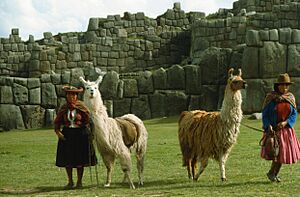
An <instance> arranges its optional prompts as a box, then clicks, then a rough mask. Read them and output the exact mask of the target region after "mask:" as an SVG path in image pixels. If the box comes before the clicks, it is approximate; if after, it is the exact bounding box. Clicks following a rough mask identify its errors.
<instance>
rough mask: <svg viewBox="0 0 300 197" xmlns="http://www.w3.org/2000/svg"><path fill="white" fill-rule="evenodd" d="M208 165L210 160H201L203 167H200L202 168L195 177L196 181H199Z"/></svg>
mask: <svg viewBox="0 0 300 197" xmlns="http://www.w3.org/2000/svg"><path fill="white" fill-rule="evenodd" d="M207 165H208V158H205V159H201V165H200V168H199V170H198V172H197V174H196V175H195V177H194V180H195V181H197V180H198V178H199V176H200V175H201V174H202V173H203V171H204V169H205V168H206V167H207Z"/></svg>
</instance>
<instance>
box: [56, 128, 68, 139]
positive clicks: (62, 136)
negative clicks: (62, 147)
mask: <svg viewBox="0 0 300 197" xmlns="http://www.w3.org/2000/svg"><path fill="white" fill-rule="evenodd" d="M55 133H56V135H57V137H58V139H60V140H65V139H66V138H65V136H64V135H63V134H62V133H61V131H60V130H56V131H55Z"/></svg>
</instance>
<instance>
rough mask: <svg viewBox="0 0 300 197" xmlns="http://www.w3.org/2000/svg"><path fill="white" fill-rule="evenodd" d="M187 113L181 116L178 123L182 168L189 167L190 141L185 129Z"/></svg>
mask: <svg viewBox="0 0 300 197" xmlns="http://www.w3.org/2000/svg"><path fill="white" fill-rule="evenodd" d="M187 113H188V112H187V111H184V112H182V113H181V114H180V118H179V121H178V140H179V145H180V150H181V154H182V166H186V165H187V159H188V156H187V155H188V154H187V153H188V148H189V146H188V140H187V132H186V129H185V128H184V125H183V124H184V117H185V116H186V115H187Z"/></svg>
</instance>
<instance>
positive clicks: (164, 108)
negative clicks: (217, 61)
mask: <svg viewBox="0 0 300 197" xmlns="http://www.w3.org/2000/svg"><path fill="white" fill-rule="evenodd" d="M85 73H88V74H85ZM79 76H85V78H86V79H89V80H95V79H96V78H97V77H98V73H97V69H91V70H89V72H86V71H84V69H82V68H74V69H72V70H71V72H65V73H63V74H55V73H53V74H42V75H41V77H40V78H19V77H1V80H0V88H1V91H0V92H1V94H0V103H1V104H0V111H1V121H0V122H1V127H2V128H3V129H4V130H7V129H14V128H17V129H21V128H36V127H43V126H51V125H52V124H53V119H54V117H55V112H56V110H57V109H58V108H59V106H61V105H62V104H63V103H64V102H65V98H64V96H65V95H64V92H63V91H62V86H63V84H69V83H71V84H72V81H74V82H73V84H75V81H76V83H78V84H76V85H77V86H80V85H81V84H79V81H78V78H79ZM200 81H201V75H200V72H199V67H198V66H196V65H185V66H180V65H178V64H175V65H173V66H171V67H170V68H167V69H164V68H159V69H156V70H152V71H139V72H135V73H126V74H118V73H117V72H115V71H109V72H108V73H107V74H106V75H105V76H104V79H103V81H102V83H101V85H100V91H101V94H102V97H103V99H104V103H105V105H106V106H107V109H108V113H109V115H110V116H121V115H123V114H126V113H134V114H136V115H137V116H139V117H140V118H142V119H150V118H153V117H162V116H170V115H178V114H180V112H181V111H184V110H186V109H198V108H200V107H201V108H202V109H207V110H212V109H214V108H216V107H217V105H218V103H215V102H212V101H210V100H207V99H204V96H203V94H206V93H208V94H210V95H214V96H216V95H215V94H216V93H217V94H218V89H215V88H207V87H201V84H199V83H200ZM81 96H82V95H80V97H81Z"/></svg>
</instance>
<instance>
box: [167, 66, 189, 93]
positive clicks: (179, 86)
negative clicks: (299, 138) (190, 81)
mask: <svg viewBox="0 0 300 197" xmlns="http://www.w3.org/2000/svg"><path fill="white" fill-rule="evenodd" d="M167 76H168V78H167V81H168V88H169V89H172V90H183V89H185V74H184V69H183V68H182V67H181V66H179V65H173V66H172V67H171V68H169V69H168V70H167Z"/></svg>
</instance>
